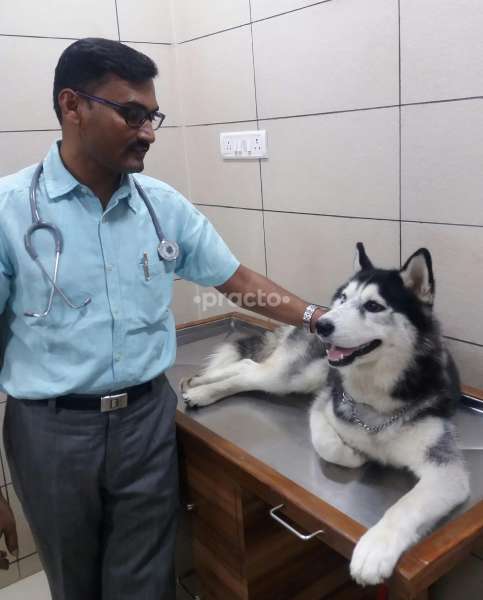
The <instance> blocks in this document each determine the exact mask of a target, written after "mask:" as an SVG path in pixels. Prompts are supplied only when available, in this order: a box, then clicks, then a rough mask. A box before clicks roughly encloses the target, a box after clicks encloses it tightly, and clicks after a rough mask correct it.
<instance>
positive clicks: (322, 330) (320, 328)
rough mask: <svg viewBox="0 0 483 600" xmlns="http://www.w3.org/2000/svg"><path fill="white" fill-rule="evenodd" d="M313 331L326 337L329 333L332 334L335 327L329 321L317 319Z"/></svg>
mask: <svg viewBox="0 0 483 600" xmlns="http://www.w3.org/2000/svg"><path fill="white" fill-rule="evenodd" d="M315 329H316V330H317V333H318V334H319V335H321V336H322V337H328V336H329V335H330V334H331V333H333V331H334V329H335V327H334V323H332V321H329V319H319V320H318V321H317V323H316V324H315Z"/></svg>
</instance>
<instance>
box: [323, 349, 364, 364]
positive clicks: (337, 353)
mask: <svg viewBox="0 0 483 600" xmlns="http://www.w3.org/2000/svg"><path fill="white" fill-rule="evenodd" d="M357 348H358V346H356V347H355V348H342V347H341V346H334V345H332V346H330V347H329V349H328V350H327V356H328V358H329V360H333V361H338V360H342V359H343V358H345V357H346V356H350V355H351V354H352V353H353V352H355V351H356V350H357Z"/></svg>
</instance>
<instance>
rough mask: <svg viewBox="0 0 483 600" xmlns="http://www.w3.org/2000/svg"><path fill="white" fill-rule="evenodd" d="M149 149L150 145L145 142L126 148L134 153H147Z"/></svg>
mask: <svg viewBox="0 0 483 600" xmlns="http://www.w3.org/2000/svg"><path fill="white" fill-rule="evenodd" d="M149 148H150V144H148V143H147V142H135V143H134V144H131V145H130V146H128V150H134V151H136V152H147V151H148V150H149Z"/></svg>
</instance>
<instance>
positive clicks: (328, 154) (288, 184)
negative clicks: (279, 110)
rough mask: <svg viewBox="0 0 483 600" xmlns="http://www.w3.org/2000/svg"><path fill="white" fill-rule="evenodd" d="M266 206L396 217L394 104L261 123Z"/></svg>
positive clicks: (396, 122)
mask: <svg viewBox="0 0 483 600" xmlns="http://www.w3.org/2000/svg"><path fill="white" fill-rule="evenodd" d="M260 126H261V127H262V128H266V130H267V135H268V140H269V151H270V158H269V160H266V161H262V177H263V186H264V207H265V208H266V209H275V210H287V211H292V212H313V213H319V214H331V215H345V216H359V217H374V218H388V219H398V218H399V111H398V109H397V108H390V109H378V110H368V111H357V112H350V113H338V114H332V115H321V116H320V115H319V116H311V117H300V118H294V119H277V120H273V121H261V123H260Z"/></svg>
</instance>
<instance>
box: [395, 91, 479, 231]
mask: <svg viewBox="0 0 483 600" xmlns="http://www.w3.org/2000/svg"><path fill="white" fill-rule="evenodd" d="M401 132H402V153H401V157H402V172H401V175H402V177H401V180H402V194H403V198H404V203H403V206H402V210H403V212H402V216H403V218H404V219H408V220H415V221H438V222H443V223H466V224H471V225H483V210H482V204H481V190H482V185H483V170H482V164H483V101H482V100H472V101H466V102H445V103H442V104H424V105H417V106H406V107H404V108H403V110H402V130H401Z"/></svg>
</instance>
